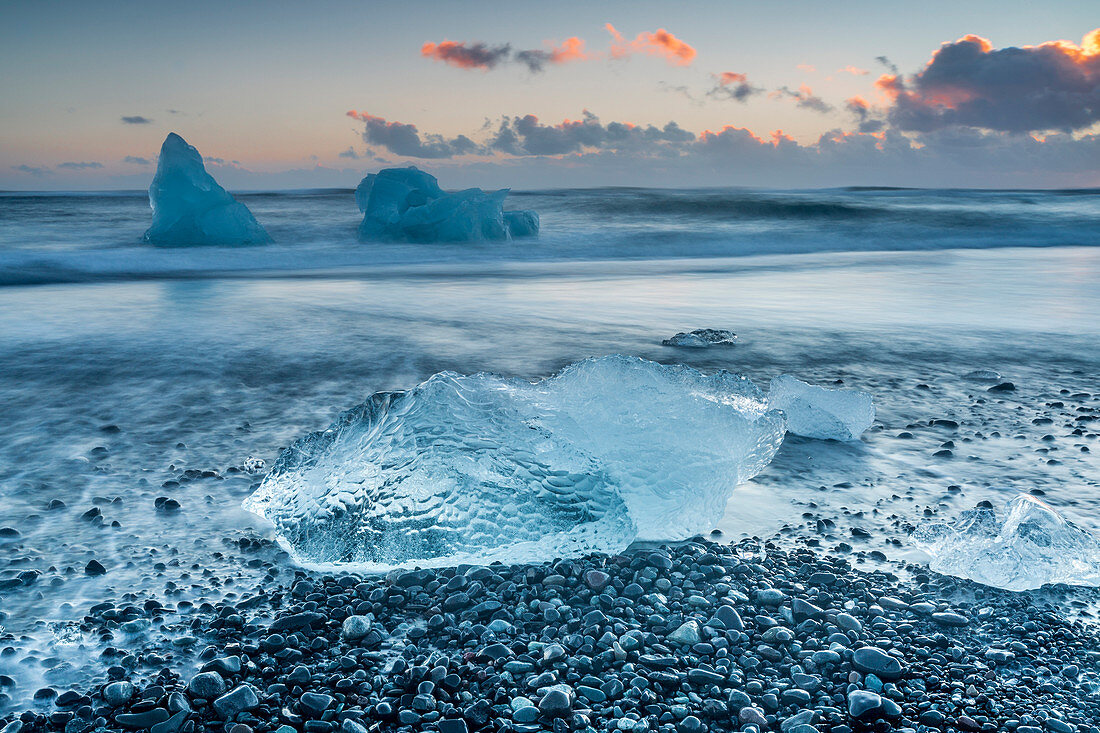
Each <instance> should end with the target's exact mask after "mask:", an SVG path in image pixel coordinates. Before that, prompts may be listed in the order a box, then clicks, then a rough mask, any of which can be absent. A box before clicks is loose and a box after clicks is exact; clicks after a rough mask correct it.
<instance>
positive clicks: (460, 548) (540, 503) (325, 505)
mask: <svg viewBox="0 0 1100 733" xmlns="http://www.w3.org/2000/svg"><path fill="white" fill-rule="evenodd" d="M784 432H785V427H784V420H783V416H782V415H781V414H780V413H778V412H776V411H774V410H769V409H768V406H767V404H766V402H765V399H764V395H763V393H762V392H761V391H760V390H759V389H757V388H756V387H755V386H754V385H753V384H752V382H750V381H749V380H747V379H745V378H744V377H740V376H737V375H734V374H731V373H729V372H724V371H720V372H718V373H716V374H713V375H710V376H708V375H704V374H702V373H701V372H698V371H696V370H694V369H691V368H689V367H685V366H664V365H661V364H655V363H653V362H649V361H645V360H643V359H639V358H635V357H626V356H607V357H602V358H598V359H588V360H585V361H581V362H577V363H576V364H573V365H571V366H568V367H566V368H565V369H564V370H562V371H561V372H560V373H558V374H557V375H555V376H552V377H548V378H546V379H543V380H540V381H537V382H528V381H525V380H521V379H506V378H504V377H500V376H496V375H493V374H474V375H471V376H462V375H459V374H455V373H453V372H443V373H441V374H437V375H435V376H433V377H432V378H430V379H428V380H427V381H426V382H424V383H422V384H420V385H419V386H417V387H415V388H413V389H411V390H409V391H407V392H385V393H378V394H375V395H373V396H372V397H371V398H370V399H368V400H367V401H366V402H365V403H363V404H361V405H359V406H358V407H355V408H354V409H352V410H350V411H348V412H346V413H344V414H343V415H342V416H341V417H340V418H339V419H338V420H337V421H336V423H335V424H333V425H332V426H331V427H330V428H329V429H328V430H325V431H323V432H318V433H312V434H310V435H307V436H305V437H304V438H302V439H301V440H299V441H298V442H297V443H295V444H294V445H292V446H291V447H290V448H288V449H287V450H286V451H284V453H283V454H282V456H280V457H279V459H278V461H277V462H276V464H275V465H274V466H273V467H272V470H271V473H270V474H268V476H267V477H266V478H265V479H264V481H263V483H262V484H261V485H260V487H259V488H258V489H257V490H256V492H255V493H254V494H253V495H252V496H250V497H249V498H248V499H246V500H245V503H244V507H245V508H246V509H248V510H249V511H252V512H255V513H257V514H259V515H261V516H264V517H266V518H267V519H269V520H270V521H271V522H272V523H273V524H274V525H275V530H276V533H277V535H278V536H279V538H280V541H281V542H282V544H283V545H284V547H286V548H287V549H288V550H289V551H290V552H291V553H292V554H293V555H294V556H295V558H296V559H297V560H298V561H299V562H300V563H303V564H307V565H312V566H328V565H334V564H342V565H349V564H351V565H355V566H358V567H360V568H363V569H376V570H381V569H387V568H390V567H394V566H398V565H413V564H416V565H421V566H430V565H436V566H439V565H455V564H460V563H480V564H483V563H489V562H492V561H495V560H500V561H502V562H505V563H518V562H530V561H539V560H547V559H551V558H554V557H567V556H577V555H581V554H585V553H588V552H609V553H613V552H620V551H622V550H623V549H625V548H626V547H627V546H628V545H629V544H630V543H631V542H632V541H634V540H636V539H641V540H677V539H683V538H686V537H691V536H693V535H695V534H697V533H700V532H704V531H707V530H710V529H712V528H713V526H714V523H715V522H716V521H717V520H718V519H719V518H720V517H721V516H722V514H723V512H724V511H725V507H726V502H727V501H728V499H729V497H730V494H731V492H732V491H733V489H734V487H735V486H736V485H737V484H739V483H742V482H744V481H747V480H748V479H750V478H752V477H753V476H755V475H756V474H757V473H758V472H759V471H760V470H761V469H763V468H764V466H766V465H767V464H768V462H769V461H771V459H772V456H773V455H774V454H775V451H776V450H777V449H778V448H779V445H780V443H781V442H782V440H783V435H784Z"/></svg>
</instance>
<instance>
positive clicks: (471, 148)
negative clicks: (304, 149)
mask: <svg viewBox="0 0 1100 733" xmlns="http://www.w3.org/2000/svg"><path fill="white" fill-rule="evenodd" d="M347 115H348V117H352V118H354V119H357V120H360V121H361V122H363V123H364V124H365V126H366V127H365V129H364V130H363V140H364V142H366V143H367V144H368V145H377V146H379V147H382V148H385V149H386V150H388V151H389V152H391V153H393V154H394V155H403V156H406V157H409V158H453V157H455V156H456V155H469V154H471V153H475V152H478V151H479V149H480V146H478V145H477V144H476V143H474V141H473V140H471V139H470V138H468V137H466V136H465V135H459V136H458V137H454V138H450V139H448V138H445V137H443V136H442V135H428V134H425V135H423V136H421V134H420V132H419V131H418V130H417V129H416V125H410V124H406V123H404V122H388V121H386V120H385V119H384V118H382V117H376V116H374V115H371V114H368V113H366V112H357V111H355V110H351V111H350V112H348V113H347Z"/></svg>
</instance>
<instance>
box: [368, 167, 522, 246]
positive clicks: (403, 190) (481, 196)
mask: <svg viewBox="0 0 1100 733" xmlns="http://www.w3.org/2000/svg"><path fill="white" fill-rule="evenodd" d="M507 195H508V189H506V188H504V189H501V190H499V191H495V192H492V193H487V192H485V191H482V190H481V189H480V188H470V189H467V190H465V191H459V192H458V193H444V192H443V190H442V189H440V188H439V183H438V182H437V181H436V179H435V176H432V175H430V174H428V173H425V172H424V171H421V170H418V169H416V168H386V169H384V170H382V171H379V172H378V173H372V174H370V175H368V176H367V177H366V178H364V179H363V180H362V181H361V182H360V183H359V186H358V188H356V189H355V202H356V204H357V205H358V206H359V210H360V211H361V212H363V222H362V223H361V224H360V225H359V239H360V240H363V241H368V240H375V239H381V240H386V241H398V242H477V241H482V240H501V239H511V238H513V237H529V236H534V235H536V234H538V232H539V217H538V214H536V213H535V212H533V211H504V199H505V197H507Z"/></svg>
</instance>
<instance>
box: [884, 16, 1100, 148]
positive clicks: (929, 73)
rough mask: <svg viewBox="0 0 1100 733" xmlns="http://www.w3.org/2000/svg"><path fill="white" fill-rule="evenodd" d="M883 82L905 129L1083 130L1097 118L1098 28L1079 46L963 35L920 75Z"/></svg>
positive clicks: (894, 116) (894, 118)
mask: <svg viewBox="0 0 1100 733" xmlns="http://www.w3.org/2000/svg"><path fill="white" fill-rule="evenodd" d="M878 86H879V88H880V89H883V90H884V91H886V92H887V93H888V94H889V95H890V96H891V97H892V98H893V105H892V107H891V109H890V113H889V121H890V123H891V124H892V125H894V126H895V127H898V128H900V129H902V130H911V131H919V132H930V131H934V130H939V129H941V128H944V127H951V126H966V127H977V128H982V129H987V130H999V131H1004V132H1033V131H1051V130H1058V131H1062V132H1071V131H1075V130H1082V129H1085V128H1088V127H1090V126H1092V125H1094V124H1095V123H1097V122H1100V28H1098V29H1096V30H1094V31H1092V32H1091V33H1089V34H1088V35H1087V36H1086V37H1085V39H1084V41H1083V42H1082V44H1081V45H1080V46H1078V45H1076V44H1073V43H1069V42H1068V41H1053V42H1050V43H1044V44H1041V45H1039V46H1024V47H1019V48H1018V47H1015V46H1009V47H1006V48H993V45H992V44H991V43H990V42H989V41H987V40H986V39H984V38H980V37H978V36H973V35H970V36H964V37H963V38H960V39H959V40H958V41H955V42H953V43H945V44H944V45H943V46H941V47H940V49H939V50H938V51H936V53H935V54H933V56H932V59H931V60H930V61H929V62H928V63H927V64H926V65H925V67H924V68H923V69H922V70H921V71H919V72H918V73H917V74H915V75H913V76H911V77H908V78H907V79H902V78H901V77H897V76H894V77H883V78H882V79H880V80H879V83H878Z"/></svg>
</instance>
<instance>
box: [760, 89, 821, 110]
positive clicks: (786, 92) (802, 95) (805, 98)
mask: <svg viewBox="0 0 1100 733" xmlns="http://www.w3.org/2000/svg"><path fill="white" fill-rule="evenodd" d="M771 96H773V97H776V98H783V97H786V98H788V99H793V100H794V101H795V105H796V106H798V107H801V108H802V109H809V110H813V111H814V112H821V113H822V114H825V113H828V112H832V111H833V107H832V105H830V104H829V103H827V102H826V101H825V100H823V99H822V98H821V97H818V96H817V95H815V94H814V90H813V89H811V88H810V87H809V86H807V85H806V84H803V85H802V86H800V87H799V88H798V91H794V90H792V89H789V88H788V87H780V88H779V89H776V90H775V91H774V92H772V93H771Z"/></svg>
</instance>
